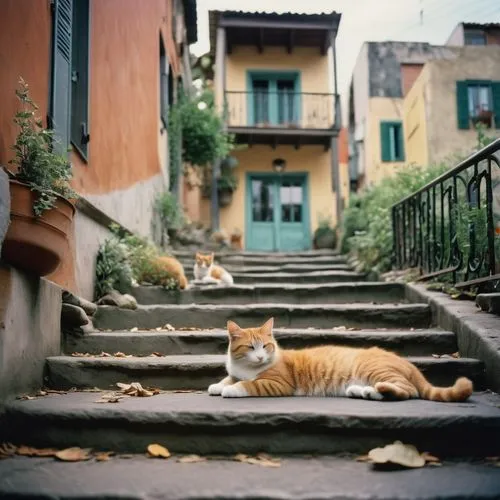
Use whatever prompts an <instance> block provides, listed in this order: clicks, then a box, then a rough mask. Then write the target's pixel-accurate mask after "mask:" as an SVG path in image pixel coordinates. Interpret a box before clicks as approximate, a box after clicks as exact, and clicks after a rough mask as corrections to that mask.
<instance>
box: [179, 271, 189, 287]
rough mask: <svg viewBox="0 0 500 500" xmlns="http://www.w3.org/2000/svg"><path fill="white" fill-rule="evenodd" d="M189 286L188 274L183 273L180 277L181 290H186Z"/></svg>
mask: <svg viewBox="0 0 500 500" xmlns="http://www.w3.org/2000/svg"><path fill="white" fill-rule="evenodd" d="M187 286H188V280H187V278H186V276H184V275H183V274H181V275H180V277H179V288H180V289H181V290H184V289H185V288H186V287H187Z"/></svg>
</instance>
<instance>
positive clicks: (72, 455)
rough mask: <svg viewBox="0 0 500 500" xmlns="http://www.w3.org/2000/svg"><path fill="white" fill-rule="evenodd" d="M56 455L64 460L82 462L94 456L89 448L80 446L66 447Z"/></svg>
mask: <svg viewBox="0 0 500 500" xmlns="http://www.w3.org/2000/svg"><path fill="white" fill-rule="evenodd" d="M55 457H56V458H57V459H59V460H62V461H63V462H81V461H83V460H89V459H90V458H92V457H91V455H90V450H89V449H83V448H78V447H73V448H66V449H65V450H61V451H58V452H57V453H56V454H55Z"/></svg>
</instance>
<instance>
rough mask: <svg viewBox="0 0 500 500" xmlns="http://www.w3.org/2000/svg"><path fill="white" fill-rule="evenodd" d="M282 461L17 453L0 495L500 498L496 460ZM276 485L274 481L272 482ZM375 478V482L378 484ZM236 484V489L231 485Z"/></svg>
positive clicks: (164, 499)
mask: <svg viewBox="0 0 500 500" xmlns="http://www.w3.org/2000/svg"><path fill="white" fill-rule="evenodd" d="M280 458H281V461H280V464H281V466H280V467H279V468H265V467H259V466H256V465H251V464H245V463H241V462H238V461H235V460H223V459H221V458H218V459H217V458H213V459H210V460H209V461H207V462H201V463H191V464H185V463H179V462H178V460H179V457H178V456H172V457H171V458H170V459H168V460H151V459H148V458H146V457H145V456H144V454H143V455H133V456H128V457H126V458H120V457H113V458H112V459H111V460H110V461H108V462H96V461H90V462H79V463H73V464H71V465H70V466H68V464H67V463H62V462H58V461H57V460H50V459H47V458H24V457H17V458H14V459H9V460H2V461H0V477H5V478H7V477H8V478H9V480H8V481H2V482H0V496H1V497H2V498H5V499H7V498H14V497H15V498H21V497H22V498H23V499H26V500H30V499H37V500H39V499H40V498H54V499H55V498H60V499H66V500H81V498H82V492H83V491H85V498H86V499H92V500H97V499H100V500H101V499H102V500H107V499H111V498H114V499H118V498H127V499H129V500H144V499H152V498H154V499H156V500H193V499H195V498H197V499H205V500H207V499H214V498H217V499H234V498H238V500H254V499H255V498H259V499H266V500H298V499H311V498H313V494H312V491H314V498H315V499H320V498H321V499H322V500H327V499H331V500H338V499H343V500H366V499H375V498H376V499H388V498H390V499H392V500H435V499H437V498H439V499H440V500H471V499H472V500H478V499H481V500H486V499H489V500H494V499H498V498H500V481H499V480H498V475H499V471H498V467H493V466H492V465H491V464H488V463H485V462H469V461H458V460H454V461H452V460H447V461H445V462H444V463H443V466H442V467H430V466H427V467H424V468H421V469H410V470H398V471H393V472H380V471H378V470H376V469H374V468H373V467H372V466H371V465H369V464H366V463H360V462H356V460H355V456H344V457H334V456H326V457H293V456H286V457H280ZM277 485H279V487H278V486H277ZM375 485H376V487H375ZM236 492H237V493H236Z"/></svg>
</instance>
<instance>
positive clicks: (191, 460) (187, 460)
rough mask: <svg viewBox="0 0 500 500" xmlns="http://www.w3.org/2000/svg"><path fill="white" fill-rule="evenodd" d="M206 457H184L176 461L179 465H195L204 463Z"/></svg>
mask: <svg viewBox="0 0 500 500" xmlns="http://www.w3.org/2000/svg"><path fill="white" fill-rule="evenodd" d="M206 461H207V459H206V457H200V455H184V456H183V457H180V458H179V459H177V462H180V463H181V464H195V463H197V462H206Z"/></svg>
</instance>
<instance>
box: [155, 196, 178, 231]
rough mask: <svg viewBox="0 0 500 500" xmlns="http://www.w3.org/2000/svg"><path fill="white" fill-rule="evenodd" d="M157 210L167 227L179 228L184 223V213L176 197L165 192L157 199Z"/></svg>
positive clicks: (164, 225)
mask: <svg viewBox="0 0 500 500" xmlns="http://www.w3.org/2000/svg"><path fill="white" fill-rule="evenodd" d="M155 206H156V210H157V211H158V214H159V215H160V218H161V221H162V224H163V227H164V228H165V229H179V228H181V227H182V225H183V223H184V214H183V213H182V209H181V207H180V206H179V203H178V201H177V199H176V197H175V196H174V195H173V194H172V193H169V192H164V193H162V194H161V195H159V196H158V198H157V199H156V204H155Z"/></svg>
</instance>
